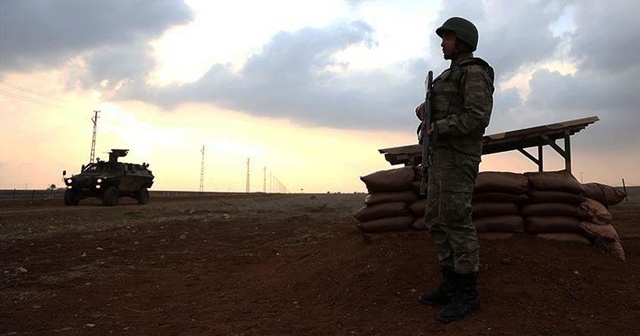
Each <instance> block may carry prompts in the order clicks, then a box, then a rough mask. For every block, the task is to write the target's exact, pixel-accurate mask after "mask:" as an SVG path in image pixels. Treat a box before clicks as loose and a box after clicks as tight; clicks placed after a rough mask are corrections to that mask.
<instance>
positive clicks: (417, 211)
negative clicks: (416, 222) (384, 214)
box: [409, 198, 427, 217]
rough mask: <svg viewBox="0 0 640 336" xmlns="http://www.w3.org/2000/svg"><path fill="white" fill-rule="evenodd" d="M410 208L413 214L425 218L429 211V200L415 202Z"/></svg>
mask: <svg viewBox="0 0 640 336" xmlns="http://www.w3.org/2000/svg"><path fill="white" fill-rule="evenodd" d="M409 208H410V209H411V212H412V213H413V214H414V215H416V216H418V217H424V213H425V212H426V210H427V199H426V198H424V199H420V200H417V201H415V202H413V203H412V204H411V206H409Z"/></svg>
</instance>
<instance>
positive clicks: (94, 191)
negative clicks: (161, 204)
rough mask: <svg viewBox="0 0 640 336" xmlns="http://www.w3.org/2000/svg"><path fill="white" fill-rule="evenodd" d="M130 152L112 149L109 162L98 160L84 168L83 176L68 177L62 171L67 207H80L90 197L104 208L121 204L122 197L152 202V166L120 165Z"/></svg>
mask: <svg viewBox="0 0 640 336" xmlns="http://www.w3.org/2000/svg"><path fill="white" fill-rule="evenodd" d="M128 153H129V150H128V149H112V150H111V152H109V161H101V160H100V159H97V162H95V163H89V164H87V165H82V169H81V172H80V174H77V175H72V176H71V177H67V176H66V174H67V172H66V171H63V172H62V177H63V179H64V183H65V184H66V185H67V190H66V191H65V193H64V204H66V205H78V203H79V202H80V200H82V199H84V198H87V197H97V198H99V199H101V200H102V203H103V204H104V205H108V206H114V205H118V203H119V198H120V197H132V198H134V199H136V200H137V201H138V204H147V203H149V190H148V188H151V186H152V185H153V177H154V176H153V173H152V172H151V170H149V169H148V168H149V164H148V163H143V164H133V163H124V162H118V158H119V157H124V156H127V154H128Z"/></svg>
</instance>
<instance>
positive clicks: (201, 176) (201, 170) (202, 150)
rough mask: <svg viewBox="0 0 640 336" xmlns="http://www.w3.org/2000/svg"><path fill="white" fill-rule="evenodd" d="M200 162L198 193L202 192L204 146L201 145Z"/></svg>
mask: <svg viewBox="0 0 640 336" xmlns="http://www.w3.org/2000/svg"><path fill="white" fill-rule="evenodd" d="M200 152H202V162H201V163H200V192H202V191H203V190H204V145H202V149H200Z"/></svg>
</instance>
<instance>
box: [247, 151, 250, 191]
mask: <svg viewBox="0 0 640 336" xmlns="http://www.w3.org/2000/svg"><path fill="white" fill-rule="evenodd" d="M250 160H251V159H250V158H247V193H249V192H250V191H251V188H250V183H249V181H251V170H250V164H249V162H250Z"/></svg>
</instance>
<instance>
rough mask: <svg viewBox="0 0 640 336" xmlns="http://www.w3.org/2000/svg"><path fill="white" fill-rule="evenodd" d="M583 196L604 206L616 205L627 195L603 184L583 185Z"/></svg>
mask: <svg viewBox="0 0 640 336" xmlns="http://www.w3.org/2000/svg"><path fill="white" fill-rule="evenodd" d="M582 190H583V192H584V195H585V196H586V197H588V198H591V199H594V200H596V201H598V202H600V203H602V205H604V206H607V207H608V206H611V205H616V204H618V203H620V202H622V200H624V199H625V197H627V193H626V192H624V191H622V190H620V189H618V188H614V187H611V186H608V185H605V184H600V183H595V182H594V183H585V184H583V185H582Z"/></svg>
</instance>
